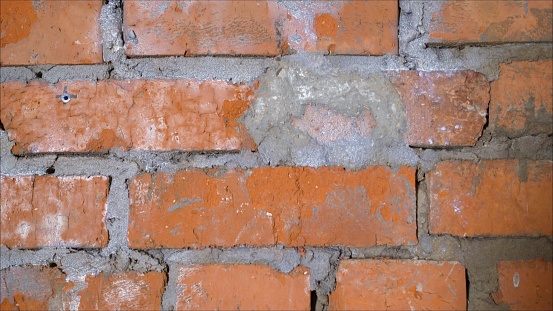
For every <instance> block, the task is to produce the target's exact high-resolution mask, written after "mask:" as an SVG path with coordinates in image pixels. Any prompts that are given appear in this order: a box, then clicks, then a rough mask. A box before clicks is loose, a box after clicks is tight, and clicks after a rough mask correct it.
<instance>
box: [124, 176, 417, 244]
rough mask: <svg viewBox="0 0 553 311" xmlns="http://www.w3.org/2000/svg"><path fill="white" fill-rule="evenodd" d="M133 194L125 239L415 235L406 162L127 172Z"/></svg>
mask: <svg viewBox="0 0 553 311" xmlns="http://www.w3.org/2000/svg"><path fill="white" fill-rule="evenodd" d="M130 198H131V214H130V220H129V235H128V239H129V243H130V246H131V247H136V248H152V247H170V248H177V247H202V246H223V247H229V246H233V245H242V244H246V245H274V244H283V245H286V246H302V245H316V246H324V245H347V246H359V247H366V246H371V245H377V244H391V245H401V244H412V243H416V241H417V238H416V225H415V210H414V208H415V206H414V205H415V170H414V169H413V168H409V167H402V168H401V169H399V171H397V172H393V171H391V170H390V169H388V168H386V167H369V168H368V169H365V170H362V171H357V172H354V171H345V170H343V169H340V168H319V169H315V168H302V167H299V168H295V167H279V168H258V169H253V170H249V171H229V172H226V173H224V172H220V171H212V172H208V173H205V172H202V171H199V170H188V171H180V172H178V173H176V174H175V175H169V174H166V173H159V174H155V175H151V174H143V175H140V176H138V177H136V178H134V179H133V180H132V182H131V184H130ZM329 219H332V221H329Z"/></svg>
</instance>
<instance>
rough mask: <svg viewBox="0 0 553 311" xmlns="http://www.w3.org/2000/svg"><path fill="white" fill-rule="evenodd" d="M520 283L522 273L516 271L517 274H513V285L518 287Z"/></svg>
mask: <svg viewBox="0 0 553 311" xmlns="http://www.w3.org/2000/svg"><path fill="white" fill-rule="evenodd" d="M519 284H520V275H519V274H518V272H515V275H513V286H514V287H518V285H519Z"/></svg>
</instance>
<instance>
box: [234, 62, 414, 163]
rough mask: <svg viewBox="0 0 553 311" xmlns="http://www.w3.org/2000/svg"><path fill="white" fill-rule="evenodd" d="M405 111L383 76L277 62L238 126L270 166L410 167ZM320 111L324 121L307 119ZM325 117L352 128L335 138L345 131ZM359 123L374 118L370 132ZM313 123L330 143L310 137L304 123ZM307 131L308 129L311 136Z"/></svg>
mask: <svg viewBox="0 0 553 311" xmlns="http://www.w3.org/2000/svg"><path fill="white" fill-rule="evenodd" d="M275 94H276V95H275ZM404 109H405V108H404V107H403V104H402V102H401V101H400V99H399V96H398V94H397V92H396V90H395V89H394V87H393V86H392V85H391V84H390V82H389V81H388V79H387V78H386V77H385V76H383V75H379V74H372V75H370V76H368V77H363V76H360V75H356V74H341V75H340V74H336V73H332V74H326V75H318V74H316V73H313V72H311V71H309V70H308V69H305V68H303V67H299V66H298V65H297V64H295V63H291V62H285V61H281V62H280V63H279V66H278V68H277V67H274V68H271V69H269V70H268V71H267V73H266V74H265V75H264V79H262V80H261V85H260V87H259V90H258V98H257V101H256V102H255V104H254V105H252V108H251V109H250V110H248V111H247V112H246V114H245V116H244V117H243V122H244V124H245V125H246V127H247V128H249V129H250V131H249V132H250V134H251V136H252V137H253V138H254V139H255V141H256V143H257V145H258V150H259V153H260V155H261V157H262V159H263V160H264V161H266V162H267V164H269V165H271V166H278V165H307V166H314V167H317V166H322V165H341V166H344V167H347V168H360V167H363V166H366V165H368V164H371V165H373V164H390V165H413V164H415V163H416V162H417V157H416V155H415V154H414V153H413V152H412V151H411V149H410V148H408V147H407V145H406V144H405V143H404V142H403V133H404V131H405V119H404V118H403V115H404V114H403V113H402V112H403V111H404ZM311 111H316V112H313V113H311ZM322 112H324V114H326V117H323V115H321V116H320V117H317V119H319V120H314V121H311V120H306V118H307V119H309V118H310V116H309V115H308V114H310V113H311V114H312V115H313V114H315V115H318V114H320V113H322ZM329 114H332V115H334V116H335V117H333V118H334V119H337V120H342V119H344V120H352V121H351V122H352V129H351V130H349V132H348V133H339V132H340V131H342V132H343V131H348V129H343V128H337V127H336V126H337V125H334V124H332V120H329V119H328V118H329ZM365 116H367V117H365ZM364 118H365V119H366V118H373V119H374V121H373V122H374V123H376V124H375V126H374V128H371V129H370V133H368V130H365V129H364V128H365V127H366V126H367V125H365V124H368V123H366V122H368V121H361V120H363V119H364ZM313 122H315V123H316V122H326V123H325V124H322V123H321V124H320V127H321V128H322V131H324V130H325V128H326V129H328V131H329V132H325V133H324V135H325V136H328V137H333V136H334V137H335V139H331V140H329V141H326V140H325V141H321V139H320V138H317V137H318V136H314V134H313V133H314V132H317V131H319V130H320V129H319V128H317V125H316V124H311V125H309V124H308V123H313ZM360 122H361V123H360ZM354 123H355V124H354ZM362 124H363V125H362ZM307 127H309V128H311V127H313V128H314V132H311V131H310V130H309V129H307ZM333 131H334V132H333ZM310 132H311V134H310ZM350 132H351V133H350ZM321 133H323V132H321ZM384 138H385V139H384Z"/></svg>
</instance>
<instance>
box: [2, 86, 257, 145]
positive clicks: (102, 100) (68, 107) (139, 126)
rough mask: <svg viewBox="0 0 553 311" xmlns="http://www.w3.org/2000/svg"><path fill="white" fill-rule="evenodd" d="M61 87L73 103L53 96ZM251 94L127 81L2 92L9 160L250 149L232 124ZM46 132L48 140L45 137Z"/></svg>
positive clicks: (237, 88) (239, 127)
mask: <svg viewBox="0 0 553 311" xmlns="http://www.w3.org/2000/svg"><path fill="white" fill-rule="evenodd" d="M65 86H67V92H68V93H69V94H75V95H76V96H77V98H74V99H71V100H70V101H69V102H68V103H66V104H64V103H63V102H62V101H61V100H60V99H58V98H56V95H59V94H62V93H63V89H64V87H65ZM253 95H254V91H253V90H252V89H251V88H249V87H247V86H244V85H233V84H229V83H227V82H223V81H203V82H198V81H196V80H128V81H99V82H92V81H67V82H60V83H58V84H55V85H50V84H46V83H38V82H33V83H29V84H27V85H23V84H21V83H19V82H8V83H3V84H2V85H1V94H0V99H1V101H2V108H1V110H0V117H1V119H2V123H3V124H4V127H5V129H6V130H7V131H8V134H9V136H10V138H11V139H12V140H14V141H15V147H14V148H13V150H12V152H14V153H18V154H20V153H43V152H106V151H108V150H111V149H115V148H119V149H123V150H129V149H135V150H155V151H167V150H186V151H194V150H240V149H242V148H255V147H254V145H255V143H253V140H252V139H251V138H250V137H249V135H248V134H247V132H246V130H245V127H244V126H242V125H240V124H238V123H237V122H236V120H235V119H236V118H238V117H239V116H240V115H241V114H242V113H243V112H244V111H245V110H246V109H247V108H248V107H249V103H250V101H251V100H252V98H253ZM45 129H48V135H45V134H44V133H45Z"/></svg>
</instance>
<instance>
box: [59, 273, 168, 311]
mask: <svg viewBox="0 0 553 311" xmlns="http://www.w3.org/2000/svg"><path fill="white" fill-rule="evenodd" d="M85 282H86V283H87V287H86V288H85V289H83V290H81V291H79V292H78V294H77V299H75V300H77V301H78V309H79V310H161V297H162V295H163V291H164V289H165V274H164V273H161V272H149V273H146V274H143V273H138V272H126V273H122V274H100V275H96V276H87V277H86V280H85ZM66 304H67V305H69V302H67V303H66Z"/></svg>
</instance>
